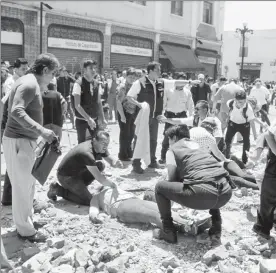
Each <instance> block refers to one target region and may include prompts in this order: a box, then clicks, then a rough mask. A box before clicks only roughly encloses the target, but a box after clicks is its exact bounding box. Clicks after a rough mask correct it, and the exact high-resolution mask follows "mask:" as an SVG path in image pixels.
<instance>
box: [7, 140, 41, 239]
mask: <svg viewBox="0 0 276 273" xmlns="http://www.w3.org/2000/svg"><path fill="white" fill-rule="evenodd" d="M35 147H36V141H34V140H29V139H26V138H8V137H5V136H4V137H3V150H4V156H5V160H6V164H7V171H8V174H9V177H10V181H11V185H12V215H13V221H14V224H15V226H16V229H17V232H18V233H19V234H20V235H21V236H32V235H34V234H35V233H36V230H35V228H34V226H33V222H32V214H33V201H34V194H35V181H36V180H35V178H34V177H33V175H32V173H31V172H32V168H33V165H34V162H35Z"/></svg>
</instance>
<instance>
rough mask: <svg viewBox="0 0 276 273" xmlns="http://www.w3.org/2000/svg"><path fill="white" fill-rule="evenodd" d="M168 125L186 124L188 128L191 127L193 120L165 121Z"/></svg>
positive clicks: (176, 119) (177, 119) (171, 119)
mask: <svg viewBox="0 0 276 273" xmlns="http://www.w3.org/2000/svg"><path fill="white" fill-rule="evenodd" d="M164 121H165V122H167V123H170V124H173V125H179V124H186V125H187V126H191V122H192V120H191V118H190V117H189V118H167V119H165V120H164Z"/></svg>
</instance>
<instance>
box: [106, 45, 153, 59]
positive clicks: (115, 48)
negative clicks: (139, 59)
mask: <svg viewBox="0 0 276 273" xmlns="http://www.w3.org/2000/svg"><path fill="white" fill-rule="evenodd" d="M111 53H118V54H127V55H135V56H145V57H152V49H148V48H139V47H130V46H122V45H111Z"/></svg>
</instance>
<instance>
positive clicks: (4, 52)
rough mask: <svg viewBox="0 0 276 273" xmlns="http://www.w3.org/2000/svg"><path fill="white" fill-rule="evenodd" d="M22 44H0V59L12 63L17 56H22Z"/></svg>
mask: <svg viewBox="0 0 276 273" xmlns="http://www.w3.org/2000/svg"><path fill="white" fill-rule="evenodd" d="M23 57H24V56H23V46H22V45H10V44H1V59H2V60H4V61H9V62H10V64H11V65H13V63H14V61H15V60H16V59H17V58H23Z"/></svg>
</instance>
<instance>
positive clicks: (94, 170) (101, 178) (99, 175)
mask: <svg viewBox="0 0 276 273" xmlns="http://www.w3.org/2000/svg"><path fill="white" fill-rule="evenodd" d="M86 167H87V169H88V170H89V172H90V173H91V174H92V175H93V176H94V178H95V179H96V180H97V181H98V182H99V183H101V184H102V185H103V186H107V187H111V188H115V187H116V184H114V183H113V182H112V181H111V180H109V179H107V178H106V177H105V176H104V175H103V174H102V173H101V172H100V171H99V169H98V167H97V166H86Z"/></svg>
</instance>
